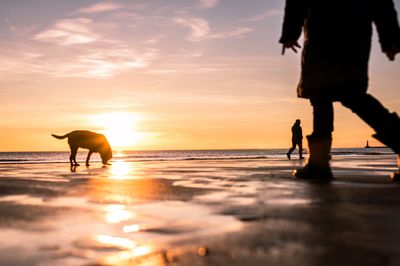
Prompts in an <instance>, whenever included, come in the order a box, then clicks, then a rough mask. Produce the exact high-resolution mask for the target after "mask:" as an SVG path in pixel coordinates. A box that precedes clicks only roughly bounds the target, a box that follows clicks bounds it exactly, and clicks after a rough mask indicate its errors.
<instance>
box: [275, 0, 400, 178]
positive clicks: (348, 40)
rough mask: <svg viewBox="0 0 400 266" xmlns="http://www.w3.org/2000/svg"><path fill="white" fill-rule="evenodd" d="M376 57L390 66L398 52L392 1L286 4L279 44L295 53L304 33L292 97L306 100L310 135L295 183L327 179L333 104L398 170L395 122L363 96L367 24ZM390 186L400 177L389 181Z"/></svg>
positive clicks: (398, 123)
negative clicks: (386, 150)
mask: <svg viewBox="0 0 400 266" xmlns="http://www.w3.org/2000/svg"><path fill="white" fill-rule="evenodd" d="M373 23H374V24H375V25H376V29H377V31H378V37H379V41H380V44H381V48H382V51H383V52H384V53H385V54H386V55H387V57H388V58H389V60H391V61H393V60H394V59H395V56H396V54H397V53H399V51H400V28H399V23H398V20H397V13H396V10H395V8H394V3H393V1H392V0H335V1H333V0H332V1H329V0H326V1H321V0H286V7H285V17H284V21H283V27H282V36H281V38H280V43H282V44H283V47H282V54H284V52H285V49H288V48H289V49H292V50H293V51H294V52H297V48H300V45H299V44H298V42H297V41H298V39H299V37H300V35H301V32H302V29H303V28H304V48H303V54H302V62H301V65H302V71H301V79H300V82H299V85H298V87H297V93H298V96H299V97H301V98H307V99H310V101H311V105H312V107H313V132H312V134H311V135H309V136H307V140H308V145H309V157H308V161H307V164H306V165H305V166H304V167H303V168H302V169H298V170H296V171H295V172H294V175H295V176H297V177H299V178H309V179H313V178H318V179H320V178H323V179H330V178H332V177H333V176H332V172H331V168H330V165H329V152H330V149H331V144H332V131H333V102H334V101H339V102H340V103H342V104H343V105H344V106H346V107H348V108H350V109H351V110H352V111H353V112H354V113H356V114H357V115H358V116H359V117H360V118H361V119H362V120H364V121H365V122H366V123H367V124H368V125H370V126H371V127H372V128H373V129H374V130H375V131H376V134H375V135H373V136H374V137H375V138H376V139H378V140H379V141H381V142H382V143H384V144H385V145H387V146H388V147H390V148H391V149H393V151H394V152H395V153H396V154H397V155H398V163H399V166H400V156H399V154H400V119H399V117H398V116H397V114H396V113H390V112H389V111H388V110H387V109H386V108H385V107H384V106H382V104H381V103H380V102H379V101H378V100H376V99H375V98H374V97H373V96H371V95H369V94H367V87H368V61H369V55H370V50H371V36H372V24H373ZM392 178H393V179H394V180H398V179H399V178H400V173H399V172H396V173H394V174H393V175H392Z"/></svg>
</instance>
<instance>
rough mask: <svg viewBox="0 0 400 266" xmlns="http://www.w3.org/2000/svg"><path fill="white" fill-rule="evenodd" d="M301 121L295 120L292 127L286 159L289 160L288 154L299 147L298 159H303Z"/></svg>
mask: <svg viewBox="0 0 400 266" xmlns="http://www.w3.org/2000/svg"><path fill="white" fill-rule="evenodd" d="M300 124H301V121H300V119H296V122H294V124H293V126H292V147H291V148H290V149H289V151H288V152H287V154H286V155H287V157H288V159H289V160H290V159H291V158H290V154H292V152H293V151H294V150H295V149H296V146H299V159H300V160H301V159H304V157H303V131H302V129H301V126H300Z"/></svg>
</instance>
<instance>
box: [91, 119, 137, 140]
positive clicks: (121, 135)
mask: <svg viewBox="0 0 400 266" xmlns="http://www.w3.org/2000/svg"><path fill="white" fill-rule="evenodd" d="M90 120H91V122H92V124H94V125H95V126H97V127H100V128H101V133H103V134H104V135H105V136H106V138H107V140H108V142H109V143H110V145H111V147H113V148H129V147H132V146H134V145H135V144H137V143H139V142H140V141H141V140H142V137H143V134H141V132H139V131H138V130H137V123H138V121H139V120H140V117H139V115H138V114H135V113H129V112H112V113H103V114H97V115H94V116H92V117H91V118H90Z"/></svg>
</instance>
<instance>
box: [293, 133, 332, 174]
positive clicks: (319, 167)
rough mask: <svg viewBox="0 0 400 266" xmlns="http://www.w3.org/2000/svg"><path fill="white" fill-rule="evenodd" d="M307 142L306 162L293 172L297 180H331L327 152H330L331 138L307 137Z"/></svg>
mask: <svg viewBox="0 0 400 266" xmlns="http://www.w3.org/2000/svg"><path fill="white" fill-rule="evenodd" d="M307 140H308V148H309V151H308V161H307V164H306V165H305V166H304V167H303V168H301V169H297V170H295V171H293V175H294V176H296V177H297V178H302V179H309V180H330V179H333V175H332V171H331V167H330V165H329V152H330V150H331V145H332V138H331V137H330V136H329V137H315V136H313V135H310V136H307Z"/></svg>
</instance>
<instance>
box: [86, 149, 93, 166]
mask: <svg viewBox="0 0 400 266" xmlns="http://www.w3.org/2000/svg"><path fill="white" fill-rule="evenodd" d="M92 153H93V152H92V151H91V150H89V153H88V155H87V157H86V166H89V160H90V156H91V155H92Z"/></svg>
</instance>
